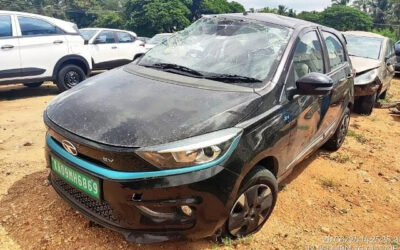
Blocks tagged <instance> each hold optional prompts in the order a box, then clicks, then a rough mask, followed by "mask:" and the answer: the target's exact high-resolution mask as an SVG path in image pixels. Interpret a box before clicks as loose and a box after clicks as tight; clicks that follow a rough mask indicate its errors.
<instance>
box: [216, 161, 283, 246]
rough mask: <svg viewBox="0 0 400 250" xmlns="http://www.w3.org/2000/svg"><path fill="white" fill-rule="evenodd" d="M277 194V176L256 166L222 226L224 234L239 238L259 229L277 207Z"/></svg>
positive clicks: (245, 180) (224, 236)
mask: <svg viewBox="0 0 400 250" xmlns="http://www.w3.org/2000/svg"><path fill="white" fill-rule="evenodd" d="M277 197H278V182H277V180H276V178H275V176H274V175H273V174H272V173H271V172H270V171H269V170H267V169H265V168H263V167H261V166H256V167H255V168H254V169H253V170H252V171H251V172H250V173H249V174H248V175H247V176H246V177H245V178H244V180H243V182H242V187H241V188H240V190H239V196H238V197H237V198H236V201H235V203H234V205H233V207H232V209H231V211H230V213H229V218H228V220H227V221H226V223H225V225H224V228H223V230H222V235H221V236H222V238H226V237H228V238H231V239H237V238H239V237H245V236H248V235H251V234H254V233H256V232H258V231H259V230H260V229H261V228H262V227H263V225H264V224H265V222H266V221H267V220H268V218H269V216H270V215H271V213H272V211H273V210H274V207H275V204H276V200H277Z"/></svg>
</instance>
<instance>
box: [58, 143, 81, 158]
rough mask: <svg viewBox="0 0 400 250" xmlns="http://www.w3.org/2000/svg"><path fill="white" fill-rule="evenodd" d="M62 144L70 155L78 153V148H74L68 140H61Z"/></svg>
mask: <svg viewBox="0 0 400 250" xmlns="http://www.w3.org/2000/svg"><path fill="white" fill-rule="evenodd" d="M61 143H62V145H63V147H64V149H65V150H66V151H67V152H68V153H70V154H71V155H78V150H77V149H76V147H75V146H74V144H72V143H71V142H70V141H67V140H63V141H62V142H61Z"/></svg>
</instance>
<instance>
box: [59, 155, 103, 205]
mask: <svg viewBox="0 0 400 250" xmlns="http://www.w3.org/2000/svg"><path fill="white" fill-rule="evenodd" d="M51 169H52V170H53V171H54V172H55V173H57V174H58V175H59V176H60V177H61V178H62V179H64V180H65V181H67V182H68V183H69V184H70V185H72V186H73V187H76V188H78V189H79V190H81V191H82V192H84V193H85V194H88V195H90V196H91V197H93V198H95V199H100V181H99V180H97V179H95V178H92V177H89V176H87V175H85V174H82V173H80V172H78V171H76V170H74V169H72V168H71V167H68V166H66V165H65V164H64V163H62V162H61V161H59V160H58V159H56V158H54V157H51Z"/></svg>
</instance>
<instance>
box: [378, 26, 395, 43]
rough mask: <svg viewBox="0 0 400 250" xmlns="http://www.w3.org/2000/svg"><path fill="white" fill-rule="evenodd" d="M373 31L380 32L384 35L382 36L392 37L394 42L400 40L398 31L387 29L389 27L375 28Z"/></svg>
mask: <svg viewBox="0 0 400 250" xmlns="http://www.w3.org/2000/svg"><path fill="white" fill-rule="evenodd" d="M372 32H374V33H376V34H379V35H382V36H386V37H388V38H390V39H392V40H393V42H397V41H398V40H399V39H398V37H397V35H396V32H395V31H392V30H390V29H387V28H386V29H381V30H378V29H373V30H372Z"/></svg>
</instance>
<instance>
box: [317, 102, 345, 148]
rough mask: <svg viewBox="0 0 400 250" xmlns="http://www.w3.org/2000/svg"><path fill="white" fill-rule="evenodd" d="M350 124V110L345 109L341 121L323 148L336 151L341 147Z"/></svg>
mask: <svg viewBox="0 0 400 250" xmlns="http://www.w3.org/2000/svg"><path fill="white" fill-rule="evenodd" d="M349 124H350V109H349V108H346V109H345V111H344V115H343V118H342V120H341V121H340V123H339V126H338V128H337V129H336V131H335V133H334V134H333V136H332V137H331V138H330V139H329V140H328V141H327V142H326V143H325V145H324V146H323V148H325V149H326V150H329V151H337V150H339V149H340V147H342V145H343V142H344V140H345V138H346V135H347V131H349Z"/></svg>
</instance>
